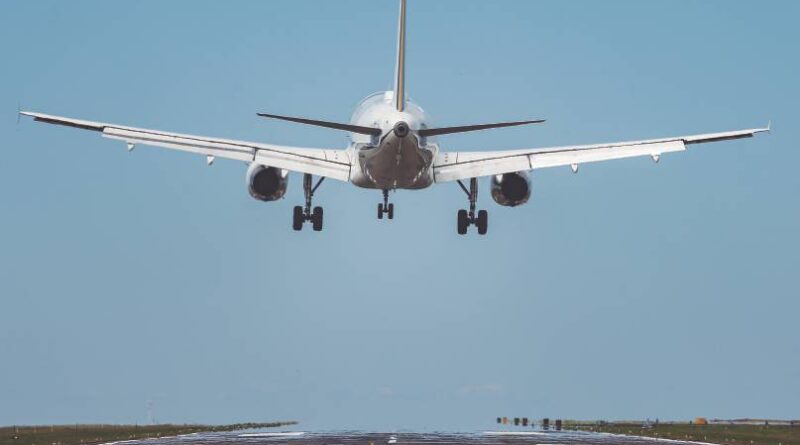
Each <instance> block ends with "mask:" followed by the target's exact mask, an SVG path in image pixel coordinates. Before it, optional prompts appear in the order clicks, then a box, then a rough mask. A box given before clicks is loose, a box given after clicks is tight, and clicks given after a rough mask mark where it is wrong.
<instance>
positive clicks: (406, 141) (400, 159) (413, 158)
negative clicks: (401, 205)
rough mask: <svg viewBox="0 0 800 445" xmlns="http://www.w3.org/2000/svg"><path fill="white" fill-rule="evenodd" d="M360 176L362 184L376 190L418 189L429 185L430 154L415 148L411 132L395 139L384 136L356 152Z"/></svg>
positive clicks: (430, 179) (431, 158)
mask: <svg viewBox="0 0 800 445" xmlns="http://www.w3.org/2000/svg"><path fill="white" fill-rule="evenodd" d="M358 159H359V164H360V166H361V171H362V172H363V175H364V178H362V179H363V181H359V182H361V183H357V184H356V185H360V186H362V187H369V188H378V189H418V188H424V187H428V186H429V185H431V183H432V182H433V181H432V179H433V178H432V176H431V174H430V167H431V162H432V160H433V153H431V151H430V150H426V149H424V148H420V147H419V143H418V141H417V138H416V137H414V136H413V135H409V136H406V137H404V138H398V137H396V136H394V134H391V133H390V134H389V135H387V136H386V137H385V138H384V139H383V140H382V141H381V143H380V145H379V146H377V147H375V148H368V149H363V150H361V151H359V156H358Z"/></svg>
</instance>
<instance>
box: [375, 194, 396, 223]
mask: <svg viewBox="0 0 800 445" xmlns="http://www.w3.org/2000/svg"><path fill="white" fill-rule="evenodd" d="M383 215H386V219H394V203H391V204H390V203H389V190H383V203H380V204H378V219H383Z"/></svg>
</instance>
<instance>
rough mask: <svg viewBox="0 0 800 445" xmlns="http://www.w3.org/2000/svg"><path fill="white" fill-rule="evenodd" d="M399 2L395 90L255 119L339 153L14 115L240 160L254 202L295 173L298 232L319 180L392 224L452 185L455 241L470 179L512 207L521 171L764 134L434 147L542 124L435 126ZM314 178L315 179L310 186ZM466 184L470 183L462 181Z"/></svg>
mask: <svg viewBox="0 0 800 445" xmlns="http://www.w3.org/2000/svg"><path fill="white" fill-rule="evenodd" d="M406 3H407V1H406V0H400V13H399V23H398V32H397V56H396V63H395V72H394V89H393V90H391V91H384V92H379V93H375V94H372V95H370V96H368V97H367V98H365V99H364V100H362V101H361V103H360V104H359V105H358V106H357V107H356V109H355V112H354V113H353V115H352V118H351V120H350V122H349V123H339V122H329V121H323V120H316V119H308V118H303V117H293V116H283V115H277V114H269V113H257V115H258V116H261V117H263V118H269V119H277V120H283V121H289V122H294V123H298V124H303V125H314V126H319V127H325V128H330V129H335V130H342V131H347V132H349V133H350V141H351V142H350V144H349V145H348V146H347V147H346V148H344V149H330V148H298V147H287V146H280V145H273V144H265V143H260V142H247V141H238V140H231V139H221V138H212V137H205V136H195V135H188V134H179V133H171V132H165V131H160V130H150V129H143V128H135V127H128V126H122V125H116V124H110V123H103V122H95V121H88V120H82V119H73V118H68V117H60V116H53V115H49V114H43V113H36V112H30V111H20V112H19V113H20V114H21V115H25V116H30V117H33V119H34V120H35V121H38V122H44V123H48V124H56V125H64V126H68V127H74V128H79V129H83V130H91V131H96V132H100V133H101V134H102V136H103V137H106V138H109V139H115V140H119V141H122V142H124V143H125V144H126V146H127V148H128V151H132V150H133V149H134V147H135V146H136V145H138V144H141V145H149V146H156V147H163V148H169V149H174V150H181V151H186V152H190V153H196V154H201V155H205V156H206V160H207V163H208V164H209V165H211V164H212V163H213V162H214V160H215V159H216V158H223V159H233V160H237V161H243V162H245V163H247V164H248V168H247V173H246V180H247V188H248V191H249V193H250V195H251V196H252V197H253V198H255V199H257V200H260V201H265V202H270V201H277V200H279V199H282V198H283V197H284V195H285V194H286V189H287V184H288V175H289V172H296V173H302V175H303V192H304V196H305V204H304V205H303V206H300V205H298V206H295V207H294V210H293V214H292V228H293V229H294V230H296V231H299V230H302V228H303V226H304V224H305V223H306V222H310V223H311V226H312V229H313V230H314V231H320V230H322V227H323V208H322V207H319V206H316V207H313V206H312V202H313V197H314V194H315V193H316V191H317V189H318V188H319V187H320V185H321V184H322V182H323V181H324V180H325V179H326V178H329V179H334V180H339V181H345V182H350V183H351V184H353V185H355V186H357V187H362V188H367V189H376V190H380V191H381V192H382V193H383V202H380V203H379V204H378V207H377V217H378V219H383V218H384V216H386V217H387V219H394V203H391V202H389V192H390V191H396V190H421V189H426V188H428V187H430V186H432V185H434V184H443V183H447V182H456V183H457V184H458V185H459V186H460V187H461V189H462V190H463V191H464V193H465V194H466V195H467V200H468V203H469V204H468V209H460V210H458V212H457V215H456V231H457V233H458V234H460V235H464V234H466V233H467V231H468V228H469V227H470V226H473V225H474V226H475V227H476V229H477V232H478V234H480V235H485V234H486V233H487V230H488V218H489V216H488V212H487V211H486V210H478V211H476V208H477V200H478V181H477V178H480V177H487V176H488V177H490V194H491V196H492V198H493V199H494V201H495V202H496V203H497V204H499V205H501V206H510V207H516V206H519V205H522V204H525V203H526V202H528V200H529V198H530V195H531V182H530V176H529V172H530V171H532V170H536V169H541V168H549V167H569V168H570V169H571V170H572V171H573V172H574V173H577V172H578V167H579V166H580V165H581V164H583V163H587V162H598V161H606V160H612V159H622V158H630V157H637V156H649V157H651V158H652V159H653V161H655V162H658V161H659V159H660V157H661V155H663V154H664V153H671V152H679V151H684V150H686V149H687V147H688V146H689V145H693V144H701V143H706V142H717V141H725V140H731V139H740V138H748V137H752V136H754V135H755V134H757V133H761V132H767V131H769V130H770V125H767V127H765V128H754V129H749V130H737V131H727V132H720V133H708V134H699V135H689V136H677V137H670V138H661V139H650V140H640V141H629V142H616V143H604V144H592V145H576V146H561V147H551V148H538V149H537V148H531V149H521V150H499V151H498V150H495V151H480V152H473V151H461V152H458V151H442V150H440V148H439V144H438V142H437V137H438V136H445V135H448V134H454V133H465V132H470V131H478V130H487V129H495V128H505V127H513V126H519V125H530V124H540V123H542V122H544V120H543V119H529V120H520V121H514V122H497V123H489V124H478V125H463V126H452V127H435V126H431V124H430V123H429V118H428V116H427V114H426V113H425V111H423V109H422V108H421V107H420V106H419V105H417V104H416V103H414V102H412V101H411V100H409V99H408V97H407V94H406V75H405V73H406V9H407V5H406ZM314 176H316V177H318V179H317V180H316V181H315V180H314ZM465 182H468V184H465Z"/></svg>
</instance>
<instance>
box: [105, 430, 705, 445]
mask: <svg viewBox="0 0 800 445" xmlns="http://www.w3.org/2000/svg"><path fill="white" fill-rule="evenodd" d="M656 442H658V443H663V444H670V445H675V444H695V445H696V444H699V443H701V442H688V441H686V442H684V441H679V440H670V439H653V438H648V437H635V436H619V435H614V434H605V433H589V432H579V431H561V432H555V431H551V432H538V431H509V432H479V433H405V432H397V433H366V432H346V431H343V432H313V433H311V432H308V433H306V432H274V431H270V432H239V433H236V432H233V433H197V434H189V435H186V436H178V437H165V438H159V439H147V440H128V441H122V442H113V443H114V444H116V445H136V444H141V445H215V444H219V445H395V444H396V445H439V444H442V445H454V444H465V445H559V444H569V445H656V444H655V443H656Z"/></svg>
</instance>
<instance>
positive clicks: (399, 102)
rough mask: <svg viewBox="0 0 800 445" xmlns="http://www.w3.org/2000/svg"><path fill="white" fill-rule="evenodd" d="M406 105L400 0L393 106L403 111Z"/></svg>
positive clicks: (403, 21)
mask: <svg viewBox="0 0 800 445" xmlns="http://www.w3.org/2000/svg"><path fill="white" fill-rule="evenodd" d="M405 106H406V0H400V20H399V23H398V25H397V66H396V67H395V73H394V107H395V108H396V109H397V111H403V110H404V109H405Z"/></svg>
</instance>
